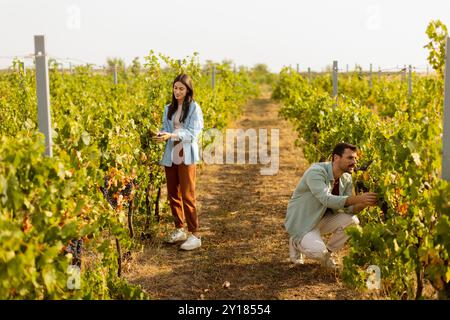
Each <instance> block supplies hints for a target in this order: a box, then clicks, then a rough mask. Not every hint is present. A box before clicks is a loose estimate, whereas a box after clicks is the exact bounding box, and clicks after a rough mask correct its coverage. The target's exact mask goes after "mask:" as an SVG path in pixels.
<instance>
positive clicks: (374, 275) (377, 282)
mask: <svg viewBox="0 0 450 320" xmlns="http://www.w3.org/2000/svg"><path fill="white" fill-rule="evenodd" d="M366 272H367V273H368V274H369V276H368V277H367V281H366V285H367V289H369V290H380V288H381V271H380V267H379V266H376V265H370V266H369V267H368V268H367V269H366Z"/></svg>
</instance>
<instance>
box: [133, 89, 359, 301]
mask: <svg viewBox="0 0 450 320" xmlns="http://www.w3.org/2000/svg"><path fill="white" fill-rule="evenodd" d="M278 109H279V105H277V104H276V103H274V102H273V101H271V100H270V96H269V93H268V92H266V93H265V94H264V95H263V96H262V98H260V99H256V100H253V101H252V102H251V103H249V104H248V106H247V107H246V110H245V112H244V114H243V116H242V117H241V118H240V119H239V121H237V122H236V123H234V124H233V125H232V126H230V127H231V128H243V129H247V128H255V129H256V130H258V129H259V128H266V129H270V128H278V129H279V130H280V167H279V172H278V174H276V175H273V176H262V175H260V171H259V170H260V167H261V165H250V164H244V165H237V164H234V165H204V166H203V168H202V169H201V170H198V176H197V203H198V210H199V213H200V226H201V231H200V235H201V236H202V244H203V245H202V247H201V248H200V249H198V250H194V251H192V252H184V251H180V250H179V249H178V246H177V245H166V244H164V243H163V242H162V234H163V233H165V232H166V231H168V228H171V227H172V226H171V225H170V224H163V225H162V226H161V227H160V237H158V238H157V239H156V240H153V242H149V243H147V244H146V246H145V249H144V252H143V253H141V254H139V255H138V256H137V257H136V258H135V259H134V263H133V265H132V266H131V268H130V271H129V272H127V273H126V277H127V279H129V280H130V281H131V282H133V283H137V284H141V285H142V286H143V287H144V288H145V289H146V290H147V291H148V292H149V293H150V295H152V296H153V297H154V298H156V299H251V300H253V299H267V300H270V299H360V298H363V296H362V295H361V294H359V293H357V292H355V291H353V290H351V289H349V288H347V287H345V286H344V285H343V284H342V281H341V280H340V278H339V275H336V274H329V273H325V272H323V270H321V269H320V268H319V266H318V264H317V263H315V262H314V261H307V263H306V264H305V265H302V266H294V265H292V264H290V263H289V262H288V235H287V233H286V231H285V229H284V218H285V212H286V207H287V203H288V200H289V198H290V196H291V194H292V192H293V190H294V189H295V187H296V185H297V183H298V181H299V179H300V177H301V175H302V174H303V172H304V170H305V169H306V168H307V165H308V164H307V162H306V160H305V159H304V157H303V154H302V152H301V150H300V149H298V148H297V147H295V146H294V141H295V137H296V133H295V131H294V130H293V129H292V127H291V126H290V125H289V124H288V123H287V122H285V121H284V120H281V119H279V118H278ZM225 281H229V284H230V285H229V287H226V286H224V283H225Z"/></svg>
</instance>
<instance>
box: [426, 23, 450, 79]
mask: <svg viewBox="0 0 450 320" xmlns="http://www.w3.org/2000/svg"><path fill="white" fill-rule="evenodd" d="M426 34H427V36H428V38H429V39H430V42H428V43H427V44H426V45H425V46H424V48H427V49H428V50H429V54H428V62H429V63H430V64H431V66H432V67H433V69H434V70H436V72H437V74H438V75H439V77H440V78H441V79H442V78H443V77H444V68H445V46H446V42H447V37H448V31H447V27H446V25H445V24H443V23H442V22H441V21H440V20H432V21H431V22H430V23H429V24H428V27H427V30H426Z"/></svg>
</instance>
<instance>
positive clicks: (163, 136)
mask: <svg viewBox="0 0 450 320" xmlns="http://www.w3.org/2000/svg"><path fill="white" fill-rule="evenodd" d="M170 138H172V134H171V133H170V132H165V131H161V132H158V133H157V135H156V137H154V138H153V139H154V140H156V142H164V141H167V140H169V139H170Z"/></svg>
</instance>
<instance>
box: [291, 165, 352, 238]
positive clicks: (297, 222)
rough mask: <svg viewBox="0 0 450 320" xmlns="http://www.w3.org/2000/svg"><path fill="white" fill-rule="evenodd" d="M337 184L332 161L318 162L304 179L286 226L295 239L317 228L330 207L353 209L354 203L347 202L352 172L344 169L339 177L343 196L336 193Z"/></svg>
mask: <svg viewBox="0 0 450 320" xmlns="http://www.w3.org/2000/svg"><path fill="white" fill-rule="evenodd" d="M333 184H334V177H333V167H332V163H331V162H318V163H314V164H313V165H312V166H311V167H310V168H309V169H308V170H306V172H305V173H304V174H303V177H302V178H301V179H300V182H299V183H298V185H297V187H296V189H295V191H294V193H293V195H292V197H291V199H290V200H289V203H288V208H287V213H286V220H285V227H286V230H287V232H288V233H289V235H290V236H292V237H294V240H296V241H301V239H302V238H303V236H304V235H305V234H306V233H308V232H309V231H311V230H312V229H314V228H315V227H316V226H317V224H318V223H319V221H320V220H321V219H322V217H323V215H324V214H325V211H326V210H327V208H329V209H331V210H332V211H333V212H334V213H336V212H339V211H343V212H344V213H347V214H352V213H353V206H348V207H347V206H345V202H346V200H347V198H348V197H349V196H351V195H352V194H353V187H352V176H351V175H350V174H349V173H344V174H343V175H342V176H341V177H340V178H339V196H335V195H333V194H332V189H333Z"/></svg>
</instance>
